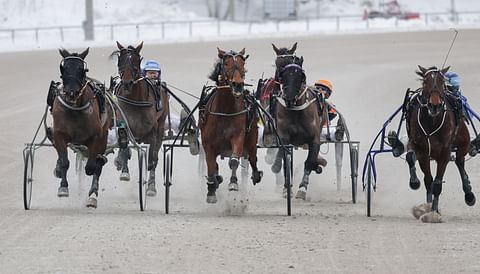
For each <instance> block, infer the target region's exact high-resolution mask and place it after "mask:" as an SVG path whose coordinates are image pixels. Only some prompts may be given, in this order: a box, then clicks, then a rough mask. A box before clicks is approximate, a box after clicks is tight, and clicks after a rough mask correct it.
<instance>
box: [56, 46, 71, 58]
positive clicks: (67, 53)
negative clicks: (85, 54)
mask: <svg viewBox="0 0 480 274" xmlns="http://www.w3.org/2000/svg"><path fill="white" fill-rule="evenodd" d="M58 51H59V52H60V55H61V56H62V57H63V58H66V57H67V56H70V52H68V51H67V50H66V49H64V48H59V49H58Z"/></svg>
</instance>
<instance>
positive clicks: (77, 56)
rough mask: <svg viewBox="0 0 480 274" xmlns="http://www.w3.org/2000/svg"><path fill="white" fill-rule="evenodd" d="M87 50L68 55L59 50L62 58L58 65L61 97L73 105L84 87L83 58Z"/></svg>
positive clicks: (84, 66) (85, 66)
mask: <svg viewBox="0 0 480 274" xmlns="http://www.w3.org/2000/svg"><path fill="white" fill-rule="evenodd" d="M88 51H89V48H87V49H86V50H85V51H83V52H82V53H70V52H68V51H67V50H66V49H63V48H61V49H59V52H60V55H61V56H62V57H63V59H62V61H61V63H60V73H61V76H60V77H61V78H62V83H63V90H62V91H61V92H62V95H63V97H64V98H65V100H66V101H67V102H69V103H71V104H75V103H76V101H77V100H78V98H79V97H80V96H81V95H82V92H83V90H85V87H86V78H87V75H86V73H87V71H88V68H87V63H86V62H85V60H84V59H85V57H86V56H87V55H88Z"/></svg>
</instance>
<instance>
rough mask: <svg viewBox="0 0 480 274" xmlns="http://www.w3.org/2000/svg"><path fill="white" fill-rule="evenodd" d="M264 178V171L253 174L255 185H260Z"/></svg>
mask: <svg viewBox="0 0 480 274" xmlns="http://www.w3.org/2000/svg"><path fill="white" fill-rule="evenodd" d="M262 177H263V171H261V170H259V171H258V172H253V174H252V181H253V185H256V184H258V183H260V181H261V180H262Z"/></svg>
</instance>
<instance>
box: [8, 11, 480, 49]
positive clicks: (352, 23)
mask: <svg viewBox="0 0 480 274" xmlns="http://www.w3.org/2000/svg"><path fill="white" fill-rule="evenodd" d="M455 25H467V26H468V25H472V26H479V25H480V12H462V13H456V14H455V15H454V16H452V13H423V14H420V17H419V18H418V19H410V20H401V19H398V18H390V19H382V18H378V19H367V20H364V19H363V15H351V16H346V15H342V16H326V17H318V18H305V19H299V20H292V21H243V22H238V21H237V22H232V21H216V20H201V21H200V20H199V21H168V22H167V21H165V22H152V23H138V24H133V23H127V24H110V25H95V27H94V31H95V40H96V41H113V40H124V39H136V40H176V39H191V38H214V37H221V36H240V37H244V36H246V35H252V34H258V35H261V34H266V33H276V32H292V33H298V32H309V31H325V32H335V31H344V30H346V31H348V30H364V29H395V28H405V29H408V28H422V27H429V26H435V27H436V26H438V27H439V28H440V27H452V26H455ZM82 40H84V30H83V27H82V26H57V27H38V28H17V29H0V45H22V44H42V43H45V42H49V43H59V42H65V41H82Z"/></svg>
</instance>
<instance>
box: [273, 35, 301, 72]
mask: <svg viewBox="0 0 480 274" xmlns="http://www.w3.org/2000/svg"><path fill="white" fill-rule="evenodd" d="M272 47H273V51H275V54H276V59H275V67H276V71H275V78H276V79H277V80H280V79H279V72H280V71H281V70H282V69H283V68H284V67H285V66H286V65H288V64H292V63H294V62H295V60H296V59H298V57H297V56H296V55H295V51H296V50H297V43H295V44H293V46H292V47H291V48H290V49H288V48H277V46H275V45H274V44H273V43H272Z"/></svg>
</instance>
